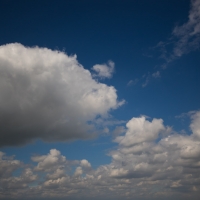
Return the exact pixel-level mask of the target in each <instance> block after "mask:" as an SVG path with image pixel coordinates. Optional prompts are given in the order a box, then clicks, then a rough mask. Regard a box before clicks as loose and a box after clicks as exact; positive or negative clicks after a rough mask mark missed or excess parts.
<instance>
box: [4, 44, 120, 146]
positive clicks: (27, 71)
mask: <svg viewBox="0 0 200 200" xmlns="http://www.w3.org/2000/svg"><path fill="white" fill-rule="evenodd" d="M0 94H1V95H0V133H1V134H0V146H4V145H18V144H25V143H27V142H30V141H32V140H33V139H36V138H40V139H43V140H46V141H66V140H70V139H77V138H89V137H91V136H92V135H93V134H92V133H93V132H94V131H93V130H92V127H91V125H90V126H89V125H88V123H87V122H88V121H92V120H94V119H95V117H96V116H105V115H107V113H108V112H109V110H110V109H115V108H117V107H118V106H119V105H120V102H118V101H117V94H116V89H115V88H114V87H112V86H107V85H105V84H102V83H99V82H97V81H95V80H94V79H93V78H92V76H91V73H90V72H89V71H88V70H86V69H84V68H83V66H82V65H81V64H79V63H78V61H77V59H76V56H67V55H66V54H65V53H63V52H59V51H52V50H50V49H47V48H39V47H33V48H28V47H25V46H23V45H21V44H18V43H14V44H8V45H3V46H0ZM90 124H91V123H90Z"/></svg>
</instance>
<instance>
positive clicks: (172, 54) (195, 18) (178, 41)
mask: <svg viewBox="0 0 200 200" xmlns="http://www.w3.org/2000/svg"><path fill="white" fill-rule="evenodd" d="M199 46H200V0H191V8H190V11H189V16H188V21H187V22H186V23H184V24H182V25H180V26H176V27H175V28H174V29H173V31H172V35H171V37H170V38H169V39H168V41H166V42H159V43H158V45H157V47H159V48H160V50H161V52H162V55H161V58H163V59H165V61H166V63H164V64H163V65H162V68H163V69H165V68H166V67H167V65H168V64H169V63H171V62H173V61H174V60H175V59H177V58H179V57H181V56H183V55H184V54H188V53H190V52H191V51H194V50H197V49H199Z"/></svg>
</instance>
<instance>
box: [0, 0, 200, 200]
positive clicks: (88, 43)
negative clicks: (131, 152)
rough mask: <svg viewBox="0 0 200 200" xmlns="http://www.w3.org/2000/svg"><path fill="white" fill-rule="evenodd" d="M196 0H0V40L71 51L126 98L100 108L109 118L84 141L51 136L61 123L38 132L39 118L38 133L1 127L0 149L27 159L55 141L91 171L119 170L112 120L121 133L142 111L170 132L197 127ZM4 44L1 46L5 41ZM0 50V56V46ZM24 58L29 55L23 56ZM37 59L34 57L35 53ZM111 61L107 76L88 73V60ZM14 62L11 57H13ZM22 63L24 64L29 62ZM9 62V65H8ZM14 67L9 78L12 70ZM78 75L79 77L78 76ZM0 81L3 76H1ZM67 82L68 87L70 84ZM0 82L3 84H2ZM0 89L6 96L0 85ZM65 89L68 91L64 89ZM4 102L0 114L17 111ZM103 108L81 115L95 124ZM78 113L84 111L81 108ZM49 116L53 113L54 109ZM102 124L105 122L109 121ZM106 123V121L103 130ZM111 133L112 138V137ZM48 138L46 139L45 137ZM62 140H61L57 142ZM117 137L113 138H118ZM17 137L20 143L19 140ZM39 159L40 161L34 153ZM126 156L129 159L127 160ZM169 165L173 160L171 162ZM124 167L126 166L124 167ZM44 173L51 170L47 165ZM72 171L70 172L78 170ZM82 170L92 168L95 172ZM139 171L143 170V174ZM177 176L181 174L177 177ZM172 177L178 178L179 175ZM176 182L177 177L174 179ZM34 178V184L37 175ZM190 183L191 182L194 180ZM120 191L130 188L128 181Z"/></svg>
mask: <svg viewBox="0 0 200 200" xmlns="http://www.w3.org/2000/svg"><path fill="white" fill-rule="evenodd" d="M199 5H200V3H199V0H193V1H189V0H181V1H174V0H162V1H159V0H123V1H122V0H71V1H69V0H65V1H62V0H59V1H54V0H51V1H48V0H42V1H39V0H34V1H26V0H18V1H14V0H6V1H5V0H0V29H1V30H0V46H2V45H7V44H10V43H20V44H22V45H23V46H25V47H27V48H28V47H30V48H33V49H34V48H35V47H36V46H38V47H39V48H47V49H51V50H53V51H63V52H65V53H66V54H67V55H69V56H70V55H71V56H72V55H77V60H78V62H79V63H80V64H81V65H82V66H83V67H84V69H87V70H89V71H90V73H91V74H92V79H94V80H96V82H97V83H104V84H105V85H106V86H113V87H114V88H115V89H116V90H117V93H116V94H117V98H118V100H119V101H121V100H125V103H124V104H123V105H122V106H119V107H118V108H117V109H116V108H115V107H114V106H110V107H108V108H107V111H106V113H109V115H110V118H104V117H105V116H104V117H103V121H104V122H103V124H101V125H99V124H98V125H97V124H96V125H95V126H96V130H95V133H97V135H98V136H96V137H95V138H96V139H91V138H90V139H89V140H87V139H86V138H84V137H82V136H80V137H79V136H74V138H73V136H72V139H73V142H72V141H71V139H66V138H63V140H62V139H55V138H56V137H57V136H56V134H58V135H59V133H60V132H59V131H60V129H55V133H54V135H52V136H49V137H52V138H54V139H49V138H48V136H45V135H44V136H43V134H42V133H40V131H41V132H42V131H44V130H46V128H48V127H46V126H47V125H46V126H44V127H43V128H44V129H40V125H41V124H37V123H36V122H35V126H37V125H38V127H39V128H38V129H34V130H38V131H39V132H38V133H37V134H36V133H35V132H34V130H33V129H32V130H33V132H32V131H30V133H27V134H29V135H30V140H29V139H27V138H29V136H24V135H23V134H21V133H20V132H17V131H16V133H14V134H15V136H14V137H13V135H12V134H13V133H10V132H9V131H7V132H5V135H4V134H2V137H1V138H7V137H8V138H10V139H5V142H4V141H3V140H4V139H2V141H3V142H2V144H1V146H2V147H1V149H0V150H1V151H2V152H5V153H7V154H8V155H9V156H10V155H16V159H19V160H21V161H23V162H26V163H33V162H35V161H36V160H37V159H35V161H33V160H34V159H32V161H31V159H30V157H31V156H32V155H35V154H38V155H39V154H40V155H44V154H45V155H46V154H47V153H48V152H49V150H50V149H53V148H55V149H57V150H59V151H61V153H62V155H64V156H66V157H67V158H68V159H70V160H81V159H87V160H88V161H89V162H90V163H91V164H92V167H93V169H95V170H98V167H99V166H100V165H105V164H108V165H109V166H111V165H113V166H114V167H115V168H116V169H117V168H118V167H119V166H118V165H117V164H116V163H114V161H113V159H115V158H114V156H113V154H112V152H113V151H114V150H116V149H121V150H122V146H123V145H124V144H121V143H119V141H118V140H116V138H115V137H116V135H114V134H113V130H115V129H117V127H118V126H120V127H124V131H122V134H125V135H126V134H127V135H128V132H126V131H127V130H125V128H126V127H125V124H126V123H127V122H128V121H129V120H131V118H133V117H136V118H137V117H138V118H139V117H140V116H141V115H146V116H149V117H150V118H146V120H150V121H151V120H152V119H153V118H158V119H160V118H161V119H163V121H164V125H165V126H166V127H167V126H170V127H172V129H173V131H171V133H170V134H172V135H173V134H175V133H177V134H179V135H186V136H187V135H191V134H195V130H197V128H196V126H197V125H196V124H197V123H194V124H195V128H193V129H192V130H191V127H192V126H190V125H191V123H192V122H191V119H195V120H196V118H198V117H196V118H195V117H192V116H198V114H194V113H198V112H199V109H200V103H199V102H200V92H199V91H200V79H199V75H200V56H199V55H200V51H199V44H200V36H199V34H200V28H199V27H200V16H199V13H198V9H200V6H199ZM198 6H199V7H198ZM195 9H196V10H195ZM193 14H194V15H195V16H196V18H194V20H193V18H189V16H190V17H191V16H194V15H193ZM192 20H193V21H192ZM195 31H196V32H195ZM13 48H14V47H13ZM2 49H4V47H3V46H2ZM20 51H21V50H20ZM177 52H178V53H177ZM0 54H2V55H4V53H2V52H0ZM10 54H11V53H10ZM10 54H8V55H7V54H5V55H7V57H6V58H3V57H2V60H0V63H1V66H0V67H2V71H0V73H2V74H1V75H2V77H5V74H6V73H7V72H6V73H4V71H3V69H4V66H5V64H4V61H5V60H6V59H8V60H12V59H13V58H12V56H11V57H10V56H9V55H10ZM19 55H20V54H19ZM27 55H28V54H27ZM0 56H1V55H0ZM0 58H1V57H0ZM23 59H24V60H26V59H27V60H28V56H27V57H24V58H22V60H23ZM35 59H36V60H37V58H35ZM38 60H39V58H38ZM40 61H41V60H39V61H35V63H36V64H38V66H39V67H42V66H43V64H44V62H43V63H42V62H41V63H40ZM109 61H112V62H114V71H112V72H111V74H110V77H106V76H105V77H103V76H100V75H96V76H95V75H94V74H93V73H94V71H95V70H94V67H93V66H95V65H96V64H99V65H103V64H105V66H106V67H107V68H106V69H109ZM15 62H16V61H13V63H15ZM59 62H60V61H58V62H57V63H58V64H55V68H56V66H58V68H59V67H60V66H61V65H59ZM36 64H34V65H33V66H35V65H36ZM163 66H165V67H163ZM26 67H27V69H28V66H26ZM92 67H93V69H92ZM101 67H102V66H101ZM14 68H15V65H14V64H13V69H14ZM42 69H43V68H42ZM52 69H53V68H52ZM56 69H57V68H56ZM101 69H103V68H101ZM96 72H97V71H96ZM13 74H15V75H16V74H17V72H13ZM13 74H12V75H10V76H8V77H15V75H13ZM66 75H67V74H66ZM23 76H24V73H23V74H22V75H21V76H20V77H21V78H22V79H23ZM31 76H32V75H30V77H31ZM69 76H70V73H69ZM76 76H77V77H79V75H78V72H77V75H76V73H75V75H73V76H72V77H75V78H74V79H76ZM80 77H82V76H80ZM106 78H107V79H106ZM30 80H32V79H30ZM76 80H85V79H79V78H77V79H76ZM19 82H20V80H19ZM57 82H58V81H57V80H55V82H54V84H57ZM6 84H8V83H7V82H6ZM6 84H5V86H6ZM78 84H80V85H79V86H77V88H76V86H74V85H76V84H75V83H73V84H72V85H69V87H70V88H71V89H72V90H73V89H74V90H79V88H81V89H80V90H84V89H82V86H81V85H84V84H87V83H85V82H80V83H78ZM2 85H3V82H2ZM47 85H48V84H47ZM51 86H52V87H51ZM59 86H60V85H59ZM66 87H67V88H68V86H66ZM73 87H74V88H73ZM2 88H4V85H3V86H2ZM5 88H6V87H5ZM16 88H17V87H16ZM16 88H15V89H13V90H12V91H14V92H13V94H14V93H16V94H17V95H21V93H20V92H19V91H21V90H19V91H18V90H17V89H16ZM49 88H52V91H54V89H55V91H58V86H55V87H54V85H49ZM56 88H57V89H56ZM5 90H7V89H5ZM22 90H23V89H22ZM2 91H3V89H2ZM27 91H28V90H27ZM62 91H64V90H62ZM70 91H71V90H70ZM8 93H9V92H8ZM43 93H44V94H46V93H48V92H47V91H46V90H44V91H43ZM55 93H56V92H55ZM2 94H3V95H4V93H3V92H2ZM56 94H57V93H56ZM59 94H60V93H59ZM106 94H108V92H107V93H105V95H106ZM70 95H71V93H70V92H69V96H70ZM27 96H29V93H27V95H25V97H27ZM66 96H67V95H66ZM69 96H68V97H67V98H69ZM5 98H6V97H5ZM5 98H4V96H3V97H2V99H5ZM13 98H14V97H13ZM31 98H33V99H34V96H31ZM50 98H51V96H46V98H45V99H47V101H48V99H50ZM70 98H71V97H70ZM22 101H23V99H22V100H21V102H22ZM67 101H69V100H67ZM2 102H3V100H2ZM13 102H14V100H13ZM60 102H62V101H60ZM74 102H75V101H74ZM96 102H97V101H96ZM0 103H1V101H0ZM31 103H33V102H31ZM96 104H98V102H97V103H96ZM13 105H15V104H13ZM70 105H71V104H70ZM0 106H1V107H0V108H1V109H2V110H0V111H1V112H2V113H4V112H5V113H6V112H7V110H6V108H5V105H4V104H3V103H2V105H0ZM90 106H91V107H92V105H85V107H87V109H88V107H90ZM10 108H11V111H10V110H9V112H8V113H6V114H7V115H5V116H15V115H16V116H20V114H19V113H17V111H15V109H14V107H12V106H10ZM42 108H43V107H41V109H42ZM113 108H114V109H113ZM56 109H59V107H56ZM103 109H104V108H101V109H100V110H99V111H98V112H97V113H96V111H95V113H94V115H95V117H94V118H93V119H90V118H88V119H87V120H91V121H92V122H91V121H90V122H91V123H94V124H95V123H97V122H96V121H95V120H96V119H97V118H98V117H99V116H101V112H100V111H101V110H103ZM72 110H73V109H72ZM72 110H71V108H70V110H69V111H68V112H69V113H70V112H72V113H73V112H74V113H76V112H78V111H72ZM191 111H193V112H191ZM21 112H23V111H20V113H21ZM63 112H64V111H63ZM68 112H67V113H64V116H65V115H66V116H68ZM84 112H86V111H85V110H84V109H83V113H84ZM88 112H89V111H88ZM102 112H103V111H102ZM183 113H184V114H183ZM18 114H19V115H18ZM79 114H80V115H79V117H78V118H76V116H75V118H76V119H77V124H78V122H79V118H81V116H82V115H81V113H79ZM25 115H26V114H24V115H23V116H25ZM31 115H34V114H31ZM55 115H56V116H57V114H55ZM74 115H76V114H74ZM77 115H78V114H77ZM5 116H4V115H3V114H2V116H1V118H0V120H1V121H2V122H1V124H0V126H2V129H1V130H5V128H4V124H6V123H8V124H9V122H10V121H12V119H11V118H12V117H8V118H5ZM60 116H61V114H60ZM62 116H63V115H62ZM83 116H85V115H83ZM101 117H102V116H101ZM101 117H100V118H101ZM27 118H28V117H27ZM33 118H34V116H31V117H30V119H33ZM75 118H73V120H74V119H75ZM83 118H84V117H83ZM70 119H71V118H70ZM3 120H4V121H5V122H4V121H3ZM84 120H85V118H84ZM87 120H86V121H87ZM93 120H94V121H93ZM195 120H194V121H195ZM15 121H17V120H13V122H12V123H11V125H9V126H14V125H13V124H15ZM33 121H34V120H33ZM44 121H45V120H44ZM113 121H115V122H113ZM121 121H123V122H121ZM46 122H48V123H54V121H51V122H50V121H48V120H46V121H45V123H46ZM195 122H196V121H195ZM16 123H18V122H16ZM24 123H25V122H24ZM38 123H39V122H38ZM81 123H82V121H81ZM87 123H88V121H87ZM108 123H110V124H111V125H108ZM152 123H153V122H152ZM27 126H28V125H27ZM41 126H42V125H41ZM77 126H78V125H77ZM23 127H26V123H25V124H24V125H23V126H22V129H20V130H23ZM134 127H136V126H134ZM19 128H20V125H19ZM104 128H108V130H105V129H104ZM72 129H73V128H72ZM72 129H71V128H69V130H70V131H71V132H72V133H68V132H67V131H69V130H68V128H67V131H66V132H67V133H66V135H68V134H69V135H70V134H72V135H73V134H75V133H73V130H72ZM83 129H84V128H83ZM8 130H10V128H8ZM160 130H161V129H160ZM56 131H58V133H57V132H56ZM70 131H69V132H70ZM79 132H80V130H79ZM83 132H84V131H83ZM147 132H148V131H147ZM161 132H162V131H161ZM197 132H198V131H197ZM134 133H135V132H134ZM6 134H7V135H6ZM17 134H19V135H17ZM119 134H120V133H119ZM160 134H161V133H160ZM25 135H26V134H25ZM80 135H81V134H80ZM164 135H165V134H164ZM165 136H166V135H165ZM12 137H13V138H15V137H16V138H18V139H16V140H17V141H18V140H19V142H18V143H17V142H16V145H15V142H9V140H14V139H12ZM23 137H24V138H23ZM59 137H60V136H58V138H59ZM70 137H71V136H70ZM162 137H164V136H163V135H162V134H161V135H159V136H158V138H157V139H156V141H159V140H160V139H161V138H162ZM21 138H22V139H21ZM67 138H68V136H67ZM83 138H84V140H83ZM127 138H128V136H127ZM20 140H21V142H20ZM113 140H115V143H114V142H113ZM133 140H134V139H133ZM174 140H175V139H174ZM24 141H26V142H24ZM46 141H48V142H49V141H51V142H50V143H46ZM62 141H65V142H64V143H62ZM116 141H117V143H119V144H116ZM18 144H20V145H21V146H20V147H19V146H18ZM134 145H135V144H134ZM134 145H133V146H134ZM143 145H145V144H143ZM177 146H178V144H177ZM149 151H150V150H149ZM166 151H168V150H166ZM168 153H169V152H168ZM37 162H39V161H38V160H37ZM77 162H78V161H77ZM123 162H125V161H123ZM138 162H139V161H138ZM144 162H145V161H143V163H144ZM80 163H81V161H80ZM125 163H126V162H125ZM127 163H129V161H128V160H127ZM129 164H130V163H129ZM171 165H172V166H173V164H171ZM174 165H175V164H174ZM34 166H36V164H34ZM124 166H126V164H124ZM127 166H128V164H127ZM79 167H82V171H84V170H85V171H84V173H83V174H82V176H84V175H85V174H86V173H87V172H88V171H87V170H89V169H86V168H84V164H80V166H79ZM58 168H59V167H58ZM123 169H126V170H131V169H129V168H128V167H127V168H126V167H125V168H123ZM37 170H39V168H38V169H37ZM37 170H36V171H37ZM73 170H75V168H73ZM73 170H72V171H73ZM78 170H79V172H78ZM43 172H44V173H50V172H48V171H45V170H44V171H43ZM41 173H42V172H41ZM70 173H72V172H70ZM74 173H75V174H76V172H74ZM78 173H80V168H77V174H78ZM88 173H91V174H92V173H94V172H88ZM95 173H97V172H95ZM112 174H114V172H111V176H112ZM74 176H75V175H74ZM102 176H103V175H102ZM131 176H133V175H130V177H131ZM145 176H146V177H148V176H147V175H144V177H145ZM126 178H127V177H126ZM46 179H47V178H46ZM127 180H128V179H127ZM155 180H156V179H155ZM180 180H182V179H181V178H180ZM148 181H149V180H148ZM176 181H179V179H177V180H176ZM137 184H139V183H137ZM173 184H175V183H174V182H173V183H172V185H171V186H170V187H172V186H173ZM178 184H179V182H177V185H178ZM35 185H39V182H37V181H36V180H35ZM175 185H176V184H175ZM182 186H184V183H182ZM177 187H179V186H177ZM184 187H187V186H184ZM194 187H195V188H196V186H195V185H194ZM125 190H126V192H128V187H127V188H126V189H124V191H125ZM27 191H28V190H27ZM180 191H181V189H180ZM180 191H179V192H180ZM172 193H173V192H172ZM102 194H103V192H102ZM105 194H107V193H105ZM95 195H96V194H95ZM95 195H94V196H95ZM72 196H73V195H72ZM127 196H128V195H127ZM11 197H13V196H11ZM0 198H1V196H0Z"/></svg>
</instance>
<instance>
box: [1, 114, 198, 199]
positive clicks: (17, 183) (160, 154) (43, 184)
mask: <svg viewBox="0 0 200 200" xmlns="http://www.w3.org/2000/svg"><path fill="white" fill-rule="evenodd" d="M199 124H200V111H196V112H192V114H191V124H190V128H191V131H192V134H191V135H181V134H179V133H176V132H175V131H173V129H172V128H171V127H168V126H165V125H164V124H163V120H162V119H153V120H152V121H149V120H147V119H146V118H145V117H144V116H142V117H138V118H132V119H131V120H130V121H129V122H128V123H127V124H126V128H125V129H124V130H125V133H124V134H123V135H117V136H116V138H115V139H114V142H116V143H117V144H118V146H117V148H115V150H112V151H110V153H109V155H110V156H111V157H112V162H111V163H110V164H108V165H102V166H100V167H98V168H97V169H93V167H92V166H91V164H90V163H89V161H87V160H86V159H82V160H67V158H66V157H65V156H63V155H62V154H61V152H59V151H58V150H56V149H51V150H50V152H49V154H47V155H35V156H32V157H31V160H32V162H34V165H26V164H24V163H23V162H21V161H19V160H16V159H14V157H10V158H8V157H6V155H5V154H4V153H3V152H0V176H1V179H0V187H1V192H0V198H1V199H3V198H6V197H9V198H16V199H21V198H22V197H23V196H24V195H26V197H27V198H40V199H45V198H54V199H56V198H65V199H98V198H99V199H102V198H103V199H132V198H133V197H134V198H136V199H165V198H166V199H169V198H172V199H189V198H190V199H196V200H197V199H198V198H199V195H200V126H199ZM124 130H123V132H124ZM159 138H160V140H158V139H159ZM156 141H157V142H156ZM17 169H22V172H21V174H20V175H18V176H17V175H15V176H14V175H12V174H13V172H14V171H16V170H17Z"/></svg>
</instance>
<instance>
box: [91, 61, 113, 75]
mask: <svg viewBox="0 0 200 200" xmlns="http://www.w3.org/2000/svg"><path fill="white" fill-rule="evenodd" d="M114 68H115V63H114V62H112V61H108V64H101V65H100V64H97V65H94V66H93V67H92V70H93V71H95V73H96V74H93V77H99V78H101V79H104V78H112V75H113V73H114Z"/></svg>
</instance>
